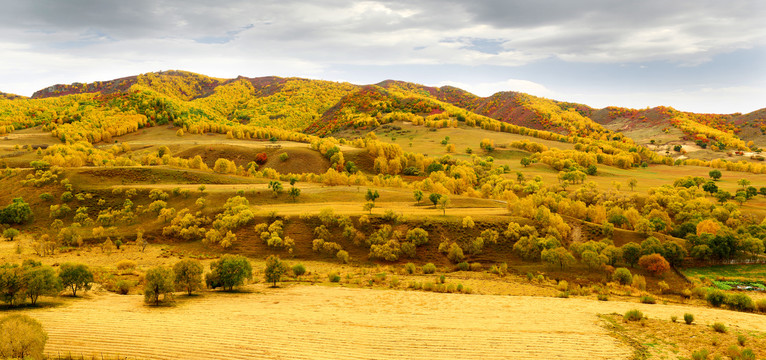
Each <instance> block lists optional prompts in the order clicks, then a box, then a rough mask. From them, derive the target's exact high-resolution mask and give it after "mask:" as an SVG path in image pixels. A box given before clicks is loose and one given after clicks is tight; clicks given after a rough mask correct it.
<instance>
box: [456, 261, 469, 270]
mask: <svg viewBox="0 0 766 360" xmlns="http://www.w3.org/2000/svg"><path fill="white" fill-rule="evenodd" d="M470 267H471V266H470V265H468V263H467V262H465V261H462V262H459V263H457V269H458V270H460V271H468V270H469V269H470Z"/></svg>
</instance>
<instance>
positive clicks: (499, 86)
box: [436, 79, 562, 99]
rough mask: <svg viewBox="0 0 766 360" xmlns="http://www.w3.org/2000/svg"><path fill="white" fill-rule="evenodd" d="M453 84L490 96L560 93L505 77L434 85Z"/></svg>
mask: <svg viewBox="0 0 766 360" xmlns="http://www.w3.org/2000/svg"><path fill="white" fill-rule="evenodd" d="M445 85H449V86H454V87H457V88H460V89H463V90H467V91H469V92H471V93H473V94H475V95H479V96H482V97H487V96H490V95H492V94H494V93H497V92H501V91H516V92H523V93H526V94H530V95H535V96H540V97H545V98H550V99H553V98H559V97H561V96H562V95H561V94H559V93H556V92H554V91H552V90H550V89H548V88H547V87H545V86H544V85H541V84H538V83H535V82H532V81H529V80H520V79H507V80H504V81H498V82H483V83H462V82H454V81H444V82H442V83H439V84H437V85H436V86H445Z"/></svg>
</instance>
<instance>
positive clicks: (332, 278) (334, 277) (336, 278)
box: [327, 272, 340, 283]
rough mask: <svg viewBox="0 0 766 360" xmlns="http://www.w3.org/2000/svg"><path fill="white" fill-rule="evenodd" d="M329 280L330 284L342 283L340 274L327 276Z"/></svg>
mask: <svg viewBox="0 0 766 360" xmlns="http://www.w3.org/2000/svg"><path fill="white" fill-rule="evenodd" d="M327 279H328V280H330V282H334V283H336V282H340V275H338V273H334V272H333V273H330V274H329V275H327Z"/></svg>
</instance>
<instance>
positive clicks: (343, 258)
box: [335, 250, 351, 264]
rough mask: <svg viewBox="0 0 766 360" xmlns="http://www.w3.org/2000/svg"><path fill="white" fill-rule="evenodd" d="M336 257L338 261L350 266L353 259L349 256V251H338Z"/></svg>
mask: <svg viewBox="0 0 766 360" xmlns="http://www.w3.org/2000/svg"><path fill="white" fill-rule="evenodd" d="M335 257H337V258H338V260H340V262H342V263H344V264H348V262H349V260H350V259H351V257H350V256H349V255H348V251H346V250H340V251H338V252H337V253H336V254H335Z"/></svg>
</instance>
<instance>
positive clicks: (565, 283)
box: [556, 280, 569, 291]
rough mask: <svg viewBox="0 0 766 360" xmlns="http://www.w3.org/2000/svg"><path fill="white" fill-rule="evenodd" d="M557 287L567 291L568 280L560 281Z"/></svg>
mask: <svg viewBox="0 0 766 360" xmlns="http://www.w3.org/2000/svg"><path fill="white" fill-rule="evenodd" d="M556 289H557V290H559V291H567V290H568V289H569V283H568V282H567V281H566V280H561V281H559V284H558V285H556Z"/></svg>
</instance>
